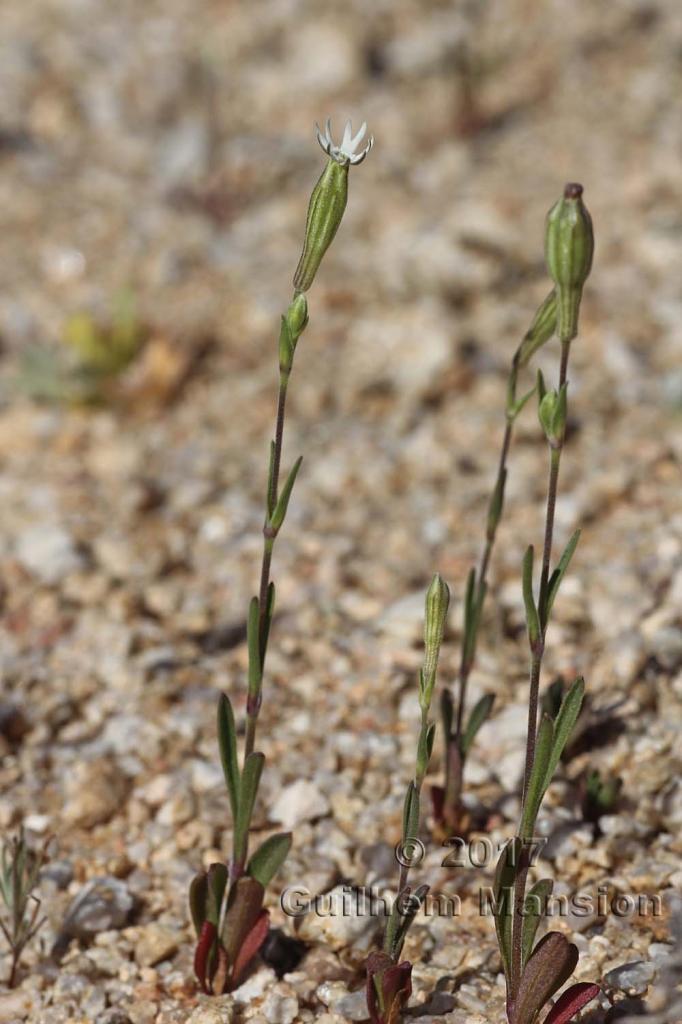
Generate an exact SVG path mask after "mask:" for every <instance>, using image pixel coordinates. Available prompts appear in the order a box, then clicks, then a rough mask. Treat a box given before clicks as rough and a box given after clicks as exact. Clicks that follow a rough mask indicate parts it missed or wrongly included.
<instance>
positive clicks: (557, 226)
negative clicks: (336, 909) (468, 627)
mask: <svg viewBox="0 0 682 1024" xmlns="http://www.w3.org/2000/svg"><path fill="white" fill-rule="evenodd" d="M582 191H583V190H582V187H581V186H580V185H575V184H570V185H567V186H566V188H565V190H564V196H563V198H562V199H560V200H559V202H558V203H556V204H555V206H554V207H552V209H551V210H550V212H549V214H548V218H547V229H546V234H545V255H546V260H547V266H548V269H549V271H550V274H551V276H552V277H553V279H554V283H555V287H556V293H557V331H558V334H559V339H560V341H561V364H560V370H559V382H558V386H557V387H556V388H555V389H552V390H548V389H547V388H546V387H545V384H544V381H543V380H542V378H540V379H539V380H538V388H537V391H538V418H539V421H540V425H541V427H542V430H543V433H544V435H545V438H546V440H547V444H548V451H549V483H548V489H547V511H546V516H545V534H544V543H543V552H542V566H541V572H540V583H539V587H538V590H537V596H536V593H535V587H534V581H533V561H534V558H533V548H532V547H529V548H528V549H527V551H526V554H525V556H524V560H523V601H524V606H525V612H526V627H527V632H528V644H529V648H530V656H531V667H530V688H529V699H528V733H527V738H526V762H525V770H524V780H523V796H522V802H521V820H520V823H519V829H518V833H517V835H516V836H515V837H514V839H513V840H512V841H511V842H509V843H508V844H507V845H506V846H505V847H504V849H503V851H502V854H501V856H500V858H499V861H498V865H497V870H496V874H495V885H494V895H495V926H496V931H497V940H498V945H499V948H500V953H501V956H502V963H503V967H504V974H505V980H506V985H507V1019H508V1021H509V1024H535V1022H536V1021H537V1020H538V1017H539V1014H540V1012H541V1011H542V1009H543V1007H544V1006H545V1005H546V1004H547V1003H548V1002H549V1001H550V999H551V998H552V997H553V996H554V995H555V994H556V992H558V990H559V989H560V988H561V987H562V986H563V985H564V984H565V982H566V981H567V980H568V978H569V977H570V975H571V974H572V973H573V971H574V969H575V967H576V965H577V962H578V949H577V947H576V946H575V945H574V944H573V943H571V942H569V941H568V939H567V938H566V937H565V936H564V935H563V934H562V933H560V932H548V933H547V934H546V935H545V936H544V937H543V938H542V939H541V940H540V941H539V942H538V943H537V944H535V937H536V933H537V929H538V927H539V925H540V922H541V920H542V918H543V916H544V915H545V913H546V907H547V900H548V899H549V896H550V895H551V893H552V888H553V883H552V881H551V879H548V878H543V879H540V880H539V881H537V882H536V883H535V884H534V885H533V886H532V888H531V889H530V890H529V891H528V892H526V883H527V878H528V871H529V868H530V864H531V859H532V852H533V849H534V848H535V846H536V840H535V837H534V833H535V824H536V821H537V816H538V813H539V810H540V806H541V803H542V800H543V798H544V796H545V793H546V792H547V790H548V788H549V786H550V784H551V782H552V778H553V776H554V773H555V771H556V769H557V767H558V765H559V761H560V759H561V755H562V753H563V750H564V748H565V746H566V744H567V742H568V740H569V739H570V736H571V732H572V731H573V727H574V725H575V723H576V721H577V718H578V715H579V714H580V708H581V705H582V700H583V693H584V689H585V684H584V682H583V680H582V678H579V679H576V681H575V682H574V683H573V685H572V686H571V687H570V688H569V689H568V691H567V693H566V694H565V696H564V697H563V700H562V701H561V704H560V707H559V710H558V712H557V713H556V716H555V717H553V716H552V715H551V714H549V713H547V711H544V712H543V713H542V715H541V720H540V725H539V727H538V723H537V718H538V709H539V703H540V701H539V687H540V677H541V672H542V661H543V656H544V652H545V637H546V633H547V626H548V624H549V619H550V615H551V611H552V608H553V605H554V602H555V599H556V597H557V594H558V592H559V587H560V585H561V582H562V580H563V578H564V575H565V573H566V571H567V569H568V566H569V564H570V561H571V558H572V557H573V554H574V552H575V549H576V546H577V543H578V539H579V535H580V534H579V531H576V533H574V535H573V536H572V537H571V539H570V541H569V542H568V544H567V545H566V548H565V550H564V553H563V554H562V556H561V558H560V559H559V562H558V563H557V565H556V567H555V568H554V569H553V570H552V568H551V561H552V537H553V531H554V517H555V510H556V500H557V493H558V486H559V467H560V462H561V454H562V451H563V447H564V439H565V434H566V416H567V405H568V376H567V371H568V357H569V352H570V344H571V341H572V340H573V338H574V337H575V336H576V333H577V327H578V313H579V308H580V300H581V296H582V287H583V285H584V283H585V280H586V279H587V276H588V274H589V272H590V269H591V266H592V252H593V246H594V243H593V239H592V222H591V219H590V216H589V214H588V212H587V210H586V209H585V207H584V205H583V202H582ZM557 696H558V691H557V690H556V689H555V690H554V692H550V694H549V699H548V704H547V706H549V707H550V710H553V705H555V702H556V698H557ZM598 992H599V986H598V985H595V984H592V983H580V984H576V985H573V986H571V987H570V988H569V989H568V990H567V991H566V992H564V993H563V994H562V996H561V997H560V998H559V1000H558V1001H557V1002H556V1003H555V1005H554V1006H553V1007H552V1008H551V1009H550V1011H549V1013H548V1015H547V1016H546V1017H545V1020H544V1024H568V1021H570V1020H572V1019H573V1017H574V1016H575V1014H576V1013H577V1012H578V1011H579V1010H580V1009H581V1008H582V1007H583V1006H585V1005H586V1004H587V1003H588V1002H590V1000H592V999H594V998H595V996H596V995H597V994H598Z"/></svg>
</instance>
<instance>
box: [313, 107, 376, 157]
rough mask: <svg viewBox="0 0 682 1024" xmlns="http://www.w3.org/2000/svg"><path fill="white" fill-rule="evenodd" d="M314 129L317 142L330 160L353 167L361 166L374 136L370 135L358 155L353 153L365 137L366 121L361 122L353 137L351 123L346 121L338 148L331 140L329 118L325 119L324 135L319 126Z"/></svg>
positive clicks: (372, 143)
mask: <svg viewBox="0 0 682 1024" xmlns="http://www.w3.org/2000/svg"><path fill="white" fill-rule="evenodd" d="M315 127H316V128H317V141H318V142H319V144H320V145H321V146H322V149H323V150H324V151H325V153H327V154H328V156H330V157H331V158H332V160H336V162H337V163H339V164H353V165H354V166H355V165H357V164H361V163H362V161H363V160H364V159H365V157H366V156H367V154H368V153H369V151H370V149H371V148H372V146H373V145H374V136H373V135H370V137H369V140H368V142H367V145H366V146H365V148H364V149H363V150H362V151H361V152H360V153H356V152H355V150H356V149H357V148H358V146H359V145H360V143H361V142H362V140H363V139H364V137H365V133H366V131H367V122H366V121H363V122H362V125H361V127H360V130H359V132H358V133H357V135H353V128H352V125H351V122H350V121H346V127H345V129H344V132H343V138H342V139H341V145H339V146H336V145H335V144H334V141H333V139H332V123H331V118H327V123H326V125H325V132H324V135H323V134H322V132H321V131H320V126H319V124H316V125H315Z"/></svg>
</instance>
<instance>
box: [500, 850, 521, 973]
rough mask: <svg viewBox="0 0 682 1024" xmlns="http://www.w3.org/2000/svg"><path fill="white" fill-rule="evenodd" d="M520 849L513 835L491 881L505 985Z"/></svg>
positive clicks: (510, 955)
mask: <svg viewBox="0 0 682 1024" xmlns="http://www.w3.org/2000/svg"><path fill="white" fill-rule="evenodd" d="M522 849H523V843H522V841H521V839H520V838H519V836H515V837H514V838H513V839H510V841H509V842H508V843H506V844H505V846H504V847H503V849H502V852H501V853H500V856H499V859H498V861H497V868H496V869H495V880H494V882H493V896H494V899H495V931H496V932H497V944H498V946H499V948H500V955H501V957H502V966H503V967H504V975H505V978H506V979H507V985H509V984H510V983H511V963H512V922H513V916H514V883H515V882H516V876H517V874H518V871H519V865H520V859H521V851H522Z"/></svg>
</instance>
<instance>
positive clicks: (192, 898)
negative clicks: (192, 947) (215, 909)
mask: <svg viewBox="0 0 682 1024" xmlns="http://www.w3.org/2000/svg"><path fill="white" fill-rule="evenodd" d="M207 895H208V876H207V875H206V872H205V871H202V872H201V873H200V874H198V875H195V876H194V878H193V879H192V881H191V883H190V887H189V909H190V913H191V915H192V924H193V925H194V930H195V932H196V933H197V938H199V936H200V934H201V928H202V925H203V923H204V921H205V920H206V901H207Z"/></svg>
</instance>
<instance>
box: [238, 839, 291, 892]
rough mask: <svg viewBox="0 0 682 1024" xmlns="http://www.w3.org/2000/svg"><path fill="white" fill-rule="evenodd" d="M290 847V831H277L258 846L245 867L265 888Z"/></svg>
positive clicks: (248, 873)
mask: <svg viewBox="0 0 682 1024" xmlns="http://www.w3.org/2000/svg"><path fill="white" fill-rule="evenodd" d="M290 849H291V832H278V833H277V834H276V835H274V836H270V838H269V839H266V840H265V842H264V843H263V844H262V845H261V846H259V847H258V849H257V850H256V852H255V853H254V854H253V856H252V857H251V860H250V861H249V864H248V867H247V869H246V873H247V875H250V877H251V878H255V879H256V881H257V882H260V884H261V885H262V886H263V888H265V887H266V886H267V885H269V884H270V882H271V881H272V879H273V878H274V877H275V875H276V874H277V872H278V871H279V869H280V868H281V866H282V864H283V863H284V861H285V860H286V858H287V854H288V853H289V850H290Z"/></svg>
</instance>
